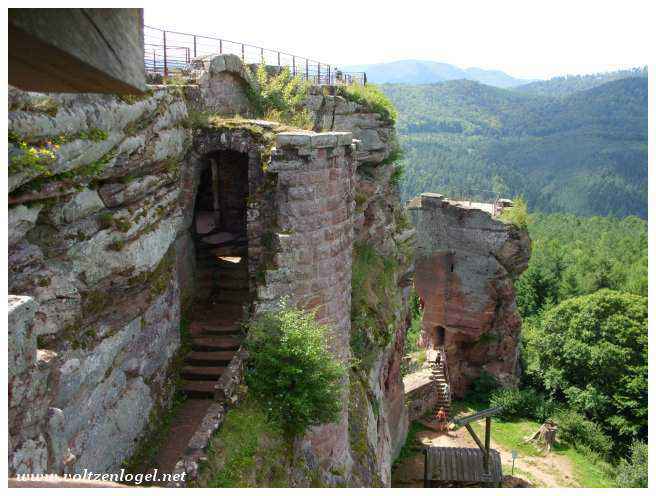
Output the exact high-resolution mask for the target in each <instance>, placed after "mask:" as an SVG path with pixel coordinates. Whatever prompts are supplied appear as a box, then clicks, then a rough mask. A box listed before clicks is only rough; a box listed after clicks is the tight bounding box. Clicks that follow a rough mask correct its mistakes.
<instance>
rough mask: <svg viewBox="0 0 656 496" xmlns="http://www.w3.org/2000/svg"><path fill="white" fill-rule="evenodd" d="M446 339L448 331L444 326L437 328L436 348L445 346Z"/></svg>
mask: <svg viewBox="0 0 656 496" xmlns="http://www.w3.org/2000/svg"><path fill="white" fill-rule="evenodd" d="M445 339H446V329H444V327H442V326H437V327H436V328H435V346H436V347H437V348H440V347H442V346H444V341H445Z"/></svg>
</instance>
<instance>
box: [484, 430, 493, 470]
mask: <svg viewBox="0 0 656 496" xmlns="http://www.w3.org/2000/svg"><path fill="white" fill-rule="evenodd" d="M491 427H492V418H491V417H486V418H485V453H483V468H484V469H485V473H486V474H489V473H490V431H491Z"/></svg>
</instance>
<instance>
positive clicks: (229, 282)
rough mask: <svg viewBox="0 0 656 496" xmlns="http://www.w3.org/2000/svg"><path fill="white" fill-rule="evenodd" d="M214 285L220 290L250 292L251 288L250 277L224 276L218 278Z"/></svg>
mask: <svg viewBox="0 0 656 496" xmlns="http://www.w3.org/2000/svg"><path fill="white" fill-rule="evenodd" d="M214 284H215V285H216V287H217V288H219V289H229V290H238V289H245V290H248V289H249V288H250V285H249V283H248V277H224V276H223V274H221V275H220V276H219V277H218V278H217V280H216V282H215V283H214Z"/></svg>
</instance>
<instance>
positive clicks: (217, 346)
mask: <svg viewBox="0 0 656 496" xmlns="http://www.w3.org/2000/svg"><path fill="white" fill-rule="evenodd" d="M240 344H241V340H240V339H237V338H234V337H196V338H192V340H191V348H192V349H193V350H194V351H228V350H236V349H238V348H239V345H240Z"/></svg>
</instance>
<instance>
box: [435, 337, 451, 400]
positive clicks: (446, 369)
mask: <svg viewBox="0 0 656 496" xmlns="http://www.w3.org/2000/svg"><path fill="white" fill-rule="evenodd" d="M437 352H438V353H439V354H440V355H441V357H440V360H441V362H442V371H443V372H444V380H445V382H446V383H447V385H448V390H447V393H448V394H447V399H448V400H449V403H450V402H451V399H452V393H451V377H449V365H448V364H447V362H446V350H445V349H444V346H440V347H438V348H437Z"/></svg>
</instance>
